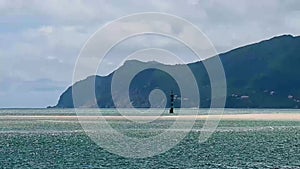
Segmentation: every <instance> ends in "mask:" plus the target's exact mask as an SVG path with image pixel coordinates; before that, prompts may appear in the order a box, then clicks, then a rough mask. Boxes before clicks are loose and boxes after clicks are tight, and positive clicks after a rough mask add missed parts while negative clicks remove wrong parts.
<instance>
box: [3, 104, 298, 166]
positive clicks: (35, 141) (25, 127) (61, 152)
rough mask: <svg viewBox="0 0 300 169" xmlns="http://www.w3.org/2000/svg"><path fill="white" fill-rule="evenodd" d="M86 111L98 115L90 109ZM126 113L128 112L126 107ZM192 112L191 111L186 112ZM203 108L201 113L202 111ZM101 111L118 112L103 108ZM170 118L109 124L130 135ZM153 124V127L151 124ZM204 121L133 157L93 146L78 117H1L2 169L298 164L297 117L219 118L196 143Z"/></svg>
mask: <svg viewBox="0 0 300 169" xmlns="http://www.w3.org/2000/svg"><path fill="white" fill-rule="evenodd" d="M86 111H87V112H88V114H93V113H95V114H96V113H97V112H95V110H93V109H87V110H86ZM128 111H130V110H128ZM184 113H185V114H190V113H189V110H186V112H184ZM205 113H206V110H203V112H201V114H205ZM241 113H243V114H245V113H300V111H299V110H272V109H226V111H225V114H241ZM102 114H104V115H115V116H117V115H119V113H118V112H116V110H114V109H105V110H103V112H102ZM7 115H76V114H75V111H74V110H73V109H2V110H0V116H7ZM170 123H172V121H164V120H160V121H157V122H156V123H151V124H138V125H137V124H134V125H133V124H131V123H128V122H126V121H122V120H120V121H114V122H113V123H112V126H114V128H115V129H117V130H119V131H123V130H126V132H127V134H128V135H129V136H132V137H135V136H136V137H140V136H144V135H145V134H146V135H147V133H148V134H149V133H150V135H151V134H153V131H156V130H157V131H160V130H162V129H165V128H167V127H168V126H170ZM152 124H153V126H152ZM202 125H203V121H196V123H195V125H194V127H193V129H192V130H191V132H190V133H189V134H188V135H187V136H186V137H185V138H184V139H183V140H182V141H181V142H180V143H179V144H177V145H176V146H175V147H174V148H172V149H170V150H169V151H167V152H165V153H162V154H160V155H157V156H153V157H148V158H143V159H132V158H125V157H121V156H118V155H116V154H112V153H109V152H108V151H106V150H105V149H103V148H101V147H99V146H98V145H96V144H95V143H94V142H93V141H92V140H91V139H90V138H89V137H88V136H87V134H86V133H85V132H84V131H83V129H82V127H81V125H80V124H79V123H78V122H77V121H71V120H70V121H56V120H25V119H18V120H7V119H6V120H3V119H1V120H0V168H228V169H229V168H230V169H232V168H286V169H288V168H289V169H297V168H300V122H299V121H221V122H220V123H219V126H218V128H217V130H216V131H215V133H214V134H213V135H212V137H210V138H209V139H208V140H207V141H206V142H204V143H201V144H200V143H199V142H198V138H199V132H198V131H199V130H200V129H201V127H202Z"/></svg>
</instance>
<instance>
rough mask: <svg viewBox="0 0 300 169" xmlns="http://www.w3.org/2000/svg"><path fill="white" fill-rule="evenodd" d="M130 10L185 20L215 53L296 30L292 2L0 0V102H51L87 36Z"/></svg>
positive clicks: (297, 5)
mask: <svg viewBox="0 0 300 169" xmlns="http://www.w3.org/2000/svg"><path fill="white" fill-rule="evenodd" d="M137 12H164V13H169V14H173V15H177V16H179V17H182V18H184V19H187V20H188V21H190V22H191V23H193V24H195V25H196V26H198V27H199V28H200V29H201V30H202V31H203V33H205V34H206V35H207V37H208V38H209V39H210V40H211V42H212V43H213V44H214V46H215V48H216V50H217V52H225V51H228V50H230V49H233V48H236V47H239V46H243V45H246V44H249V43H253V42H258V41H261V40H264V39H268V38H270V37H273V36H277V35H281V34H292V35H294V36H297V35H299V34H300V22H299V18H300V1H298V0H286V1H281V0H264V1H260V0H254V1H249V0H235V1H234V0H226V1H221V0H207V1H202V0H165V1H160V0H156V1H154V0H153V1H152V0H149V1H141V0H136V1H131V0H126V1H117V0H116V1H109V0H102V1H80V0H72V1H71V0H65V1H61V0H52V1H47V0H45V1H38V0H32V1H30V0H28V1H21V0H7V1H6V0H0V25H1V26H0V107H46V106H48V105H55V104H56V102H57V101H58V98H59V95H60V94H61V93H62V92H63V91H64V90H65V89H66V88H67V87H68V86H69V85H71V83H72V74H73V69H74V64H75V62H76V58H77V56H78V54H79V51H80V49H81V48H82V46H83V45H84V44H85V42H86V41H87V40H88V38H89V37H90V36H91V35H92V34H93V33H94V32H95V31H96V30H98V29H99V28H100V27H101V26H103V25H105V24H106V23H108V22H110V21H112V20H115V19H117V18H119V17H122V16H125V15H129V14H132V13H137ZM153 39H155V38H153ZM160 40H161V41H162V42H163V40H164V39H162V38H160ZM137 41H138V40H137ZM155 42H156V43H158V42H159V40H157V39H156V41H155ZM165 42H166V41H165ZM133 43H134V42H128V44H127V46H132V45H133ZM161 44H163V45H165V44H168V43H161ZM163 45H162V46H163ZM122 49H127V47H126V44H125V47H123V48H122ZM119 51H121V52H119V53H118V54H115V56H114V57H118V55H120V54H122V52H123V51H122V50H121V49H120V50H119ZM107 64H112V65H113V64H114V63H113V60H111V61H110V62H107Z"/></svg>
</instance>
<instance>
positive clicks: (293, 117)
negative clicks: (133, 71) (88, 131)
mask: <svg viewBox="0 0 300 169" xmlns="http://www.w3.org/2000/svg"><path fill="white" fill-rule="evenodd" d="M207 118H209V119H212V120H213V119H221V120H270V121H274V120H280V121H300V113H299V114H295V113H294V114H288V113H282V114H226V115H209V116H208V115H181V116H178V115H172V116H171V115H170V116H160V117H157V116H126V117H125V116H55V115H46V116H42V115H35V116H27V115H23V116H19V115H3V116H0V120H21V121H22V120H67V121H77V120H82V121H94V120H126V119H131V120H154V119H157V120H193V119H196V120H205V119H207Z"/></svg>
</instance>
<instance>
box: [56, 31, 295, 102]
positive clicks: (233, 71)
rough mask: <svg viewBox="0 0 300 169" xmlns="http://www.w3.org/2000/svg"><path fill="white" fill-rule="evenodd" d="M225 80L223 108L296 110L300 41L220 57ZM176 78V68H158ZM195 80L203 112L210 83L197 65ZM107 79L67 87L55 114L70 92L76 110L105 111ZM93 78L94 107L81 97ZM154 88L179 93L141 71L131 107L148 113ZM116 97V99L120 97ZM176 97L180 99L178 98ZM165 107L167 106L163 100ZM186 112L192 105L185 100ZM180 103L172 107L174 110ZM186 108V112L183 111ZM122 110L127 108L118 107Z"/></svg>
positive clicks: (283, 39)
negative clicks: (75, 90) (75, 93)
mask: <svg viewBox="0 0 300 169" xmlns="http://www.w3.org/2000/svg"><path fill="white" fill-rule="evenodd" d="M219 56H220V59H221V61H222V63H223V67H224V70H225V74H226V79H227V102H226V107H228V108H248V107H249V108H299V107H300V103H299V102H300V71H298V70H299V67H300V37H293V36H290V35H283V36H279V37H274V38H272V39H269V40H266V41H262V42H259V43H255V44H251V45H247V46H244V47H240V48H237V49H234V50H232V51H229V52H226V53H223V54H220V55H219ZM204 62H205V61H204ZM143 64H160V63H155V62H148V63H144V62H139V61H127V62H126V63H125V64H124V65H123V66H122V67H120V68H119V70H120V69H122V71H126V69H128V70H129V69H130V68H132V66H143ZM160 66H165V67H171V68H172V69H173V70H176V71H178V72H181V70H182V66H181V65H172V66H171V65H160ZM188 66H189V68H190V69H191V71H192V72H193V74H194V76H195V77H196V80H197V83H198V86H199V90H200V96H201V101H200V105H201V107H209V105H210V102H211V96H210V83H209V79H208V75H207V72H206V70H205V68H204V66H203V62H195V63H191V64H189V65H188ZM112 75H113V73H112V74H110V75H108V76H105V77H100V76H90V77H88V78H87V79H85V80H82V81H80V82H77V83H75V84H74V85H73V86H70V87H69V88H68V89H67V90H66V91H65V92H64V93H63V94H62V95H61V96H60V99H59V101H58V104H57V105H56V106H55V107H56V108H73V107H74V105H73V100H72V87H76V88H78V89H79V90H80V91H82V98H81V99H80V104H79V106H80V107H101V108H111V107H114V106H115V105H114V103H113V101H112V97H111V80H112ZM93 78H95V85H96V90H95V93H96V101H95V99H94V98H91V96H90V95H89V94H88V93H86V92H85V91H86V87H87V86H88V85H89V84H90V83H93V82H94V81H93ZM156 88H159V89H161V90H163V91H164V92H165V93H166V94H168V93H169V92H170V90H173V91H174V93H180V92H179V88H178V85H177V84H176V83H175V81H174V79H173V78H172V77H171V76H170V75H168V74H166V73H165V72H163V71H160V70H158V69H147V70H144V71H142V72H140V73H139V74H137V76H136V77H135V78H134V79H133V80H132V82H131V84H130V90H129V94H130V99H131V102H132V104H133V105H134V106H135V107H149V105H150V103H149V100H148V96H149V93H150V92H151V91H152V90H153V89H156ZM120 95H122V93H120ZM179 97H180V95H179ZM168 102H169V100H168ZM189 102H190V105H189V106H190V107H193V105H195V103H193V100H192V99H191V100H189ZM179 104H180V101H179V100H177V101H176V102H175V106H179ZM189 106H188V107H189ZM118 107H128V105H126V104H124V105H122V104H121V105H118Z"/></svg>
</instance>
